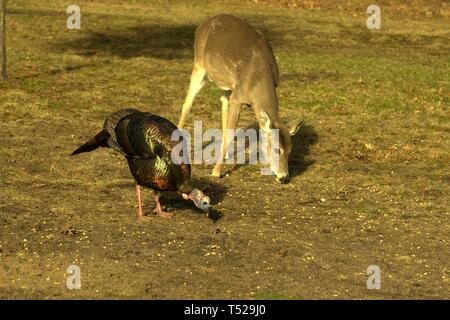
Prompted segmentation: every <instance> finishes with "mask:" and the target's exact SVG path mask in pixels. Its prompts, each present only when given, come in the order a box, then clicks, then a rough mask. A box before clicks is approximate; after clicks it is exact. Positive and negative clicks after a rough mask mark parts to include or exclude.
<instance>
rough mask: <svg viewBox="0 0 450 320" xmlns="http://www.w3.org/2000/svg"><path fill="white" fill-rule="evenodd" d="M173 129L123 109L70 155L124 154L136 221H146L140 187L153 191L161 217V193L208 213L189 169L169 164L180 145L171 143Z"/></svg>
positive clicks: (158, 119)
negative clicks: (100, 150) (132, 187)
mask: <svg viewBox="0 0 450 320" xmlns="http://www.w3.org/2000/svg"><path fill="white" fill-rule="evenodd" d="M174 130H177V127H176V126H175V125H174V124H173V123H172V122H170V121H169V120H167V119H165V118H163V117H160V116H157V115H155V114H151V113H150V112H141V111H139V110H136V109H123V110H120V111H117V112H115V113H113V114H111V115H109V116H108V117H107V118H106V120H105V124H104V125H103V129H102V130H101V131H100V132H99V133H98V134H97V135H96V136H95V137H93V138H92V139H91V140H89V141H88V142H86V143H85V144H83V145H82V146H81V147H79V148H78V149H77V150H75V151H74V152H72V154H71V155H76V154H79V153H82V152H89V151H92V150H95V149H97V148H98V147H106V148H112V149H114V150H116V151H117V152H119V153H121V154H123V155H124V156H125V158H126V159H127V161H128V166H129V167H130V171H131V174H132V175H133V177H134V179H135V180H136V194H137V201H138V220H144V219H148V217H146V216H145V215H144V213H143V211H142V202H141V188H140V186H145V187H148V188H150V189H153V191H154V193H155V202H156V207H155V209H154V212H155V213H157V214H158V215H160V216H162V217H164V218H169V217H171V214H169V213H167V212H164V211H163V210H162V208H161V204H160V202H159V192H160V191H176V192H178V193H179V194H181V195H182V197H183V198H184V199H186V200H192V201H193V202H194V204H195V205H196V206H197V207H198V208H200V209H202V210H203V211H205V212H207V211H208V209H209V207H210V199H209V197H208V196H206V195H205V194H204V193H203V192H202V191H200V190H198V189H193V188H192V187H191V185H190V176H191V166H190V165H189V164H188V163H183V162H181V164H175V163H174V162H173V161H172V158H171V152H172V149H173V148H174V146H175V145H177V144H178V143H179V142H178V141H172V140H171V136H172V133H173V131H174Z"/></svg>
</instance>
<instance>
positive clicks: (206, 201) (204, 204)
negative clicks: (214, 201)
mask: <svg viewBox="0 0 450 320" xmlns="http://www.w3.org/2000/svg"><path fill="white" fill-rule="evenodd" d="M181 195H182V196H183V198H184V199H186V200H192V201H193V202H194V204H195V206H196V207H197V208H199V209H202V210H203V211H205V212H208V210H209V208H210V207H211V199H210V198H209V197H208V196H207V195H206V194H204V193H203V192H202V191H200V190H198V189H194V190H192V191H191V192H190V193H189V194H187V193H182V194H181Z"/></svg>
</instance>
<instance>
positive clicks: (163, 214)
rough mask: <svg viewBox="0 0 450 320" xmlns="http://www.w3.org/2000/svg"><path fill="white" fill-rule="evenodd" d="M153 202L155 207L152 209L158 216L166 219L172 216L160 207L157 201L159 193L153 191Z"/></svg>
mask: <svg viewBox="0 0 450 320" xmlns="http://www.w3.org/2000/svg"><path fill="white" fill-rule="evenodd" d="M155 204H156V207H155V209H153V212H154V213H156V214H157V215H158V216H160V217H162V218H165V219H168V218H172V214H171V213H168V212H165V211H164V210H163V209H162V207H161V203H160V202H159V193H158V192H156V191H155Z"/></svg>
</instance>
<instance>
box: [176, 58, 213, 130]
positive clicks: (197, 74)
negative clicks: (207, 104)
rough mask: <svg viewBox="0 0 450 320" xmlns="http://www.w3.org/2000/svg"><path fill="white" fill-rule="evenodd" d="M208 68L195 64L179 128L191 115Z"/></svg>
mask: <svg viewBox="0 0 450 320" xmlns="http://www.w3.org/2000/svg"><path fill="white" fill-rule="evenodd" d="M205 77H206V70H205V68H203V67H201V66H200V65H198V64H196V63H195V64H194V68H193V69H192V74H191V80H190V82H189V90H188V93H187V95H186V99H185V101H184V104H183V109H182V110H181V117H180V121H179V122H178V128H180V129H181V128H183V127H184V124H185V122H186V120H187V117H188V115H189V111H190V110H191V108H192V104H193V103H194V99H195V97H196V96H197V94H198V93H199V92H200V90H201V89H202V88H203V86H204V84H205Z"/></svg>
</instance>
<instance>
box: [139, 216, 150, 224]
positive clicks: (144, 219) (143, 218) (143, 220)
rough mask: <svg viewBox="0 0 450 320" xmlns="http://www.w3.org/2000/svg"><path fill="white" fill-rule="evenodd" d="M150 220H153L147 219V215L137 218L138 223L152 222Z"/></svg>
mask: <svg viewBox="0 0 450 320" xmlns="http://www.w3.org/2000/svg"><path fill="white" fill-rule="evenodd" d="M150 220H152V218H150V217H147V216H145V215H142V216H138V217H137V221H138V222H145V221H150Z"/></svg>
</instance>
